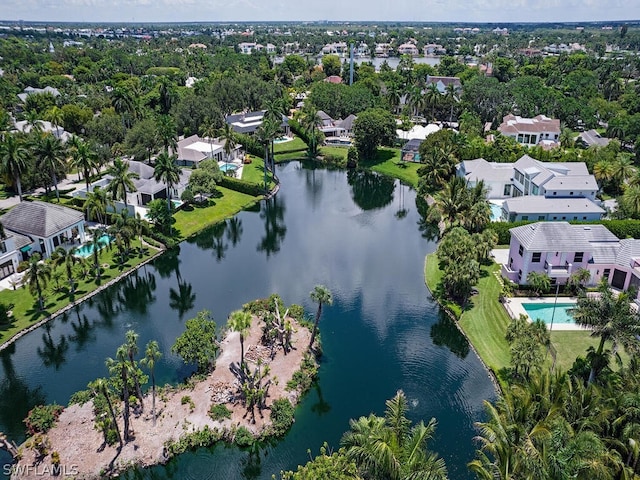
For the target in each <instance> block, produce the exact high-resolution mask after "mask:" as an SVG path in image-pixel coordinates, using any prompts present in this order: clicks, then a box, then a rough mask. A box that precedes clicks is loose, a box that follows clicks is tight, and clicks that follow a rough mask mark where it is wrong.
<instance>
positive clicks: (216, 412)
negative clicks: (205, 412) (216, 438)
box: [209, 404, 231, 421]
mask: <svg viewBox="0 0 640 480" xmlns="http://www.w3.org/2000/svg"><path fill="white" fill-rule="evenodd" d="M209 416H210V417H211V419H212V420H217V421H221V420H224V419H225V418H231V410H229V409H228V408H227V406H226V405H222V404H218V405H211V408H210V409H209Z"/></svg>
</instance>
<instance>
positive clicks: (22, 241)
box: [6, 230, 33, 250]
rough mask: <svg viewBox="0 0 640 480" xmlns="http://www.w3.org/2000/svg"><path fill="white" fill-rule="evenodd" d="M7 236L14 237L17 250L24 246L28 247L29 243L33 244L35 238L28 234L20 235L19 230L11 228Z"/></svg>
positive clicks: (7, 231)
mask: <svg viewBox="0 0 640 480" xmlns="http://www.w3.org/2000/svg"><path fill="white" fill-rule="evenodd" d="M6 233H7V236H9V237H13V241H14V242H15V245H16V250H20V249H21V248H22V247H26V246H27V245H31V244H32V243H33V240H32V239H31V238H29V237H27V236H26V235H20V234H19V233H17V232H12V231H10V230H6Z"/></svg>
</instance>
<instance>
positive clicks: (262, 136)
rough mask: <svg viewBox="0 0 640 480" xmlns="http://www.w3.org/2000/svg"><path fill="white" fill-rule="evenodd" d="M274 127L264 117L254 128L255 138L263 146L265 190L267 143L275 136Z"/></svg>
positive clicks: (265, 181) (265, 187)
mask: <svg viewBox="0 0 640 480" xmlns="http://www.w3.org/2000/svg"><path fill="white" fill-rule="evenodd" d="M275 134H276V128H275V125H274V123H273V121H271V120H270V119H265V120H264V121H263V122H262V125H260V127H258V130H256V139H257V140H258V142H259V143H260V144H261V145H262V146H263V147H264V189H265V191H266V190H267V169H268V166H269V145H270V144H271V139H272V138H274V137H275Z"/></svg>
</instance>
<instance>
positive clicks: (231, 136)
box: [218, 122, 236, 163]
mask: <svg viewBox="0 0 640 480" xmlns="http://www.w3.org/2000/svg"><path fill="white" fill-rule="evenodd" d="M218 135H219V137H220V140H224V145H223V147H222V150H223V151H224V157H225V163H229V161H230V159H231V154H232V153H233V151H234V150H235V148H236V132H235V131H234V130H233V127H232V126H231V124H229V123H227V122H224V126H223V127H222V128H221V129H220V131H219V132H218Z"/></svg>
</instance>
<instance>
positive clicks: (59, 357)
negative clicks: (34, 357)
mask: <svg viewBox="0 0 640 480" xmlns="http://www.w3.org/2000/svg"><path fill="white" fill-rule="evenodd" d="M43 328H44V329H45V333H43V334H42V347H38V350H37V352H38V356H39V357H40V358H41V359H42V363H43V364H44V366H45V367H53V368H54V369H55V370H59V369H60V366H61V365H62V364H64V363H65V362H66V357H65V355H66V353H67V350H69V344H68V343H67V338H66V337H65V336H64V335H62V336H61V337H60V340H58V341H55V340H53V338H51V322H47V323H45V324H44V327H43Z"/></svg>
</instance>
